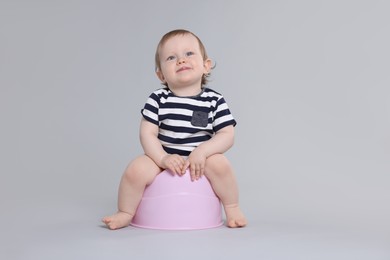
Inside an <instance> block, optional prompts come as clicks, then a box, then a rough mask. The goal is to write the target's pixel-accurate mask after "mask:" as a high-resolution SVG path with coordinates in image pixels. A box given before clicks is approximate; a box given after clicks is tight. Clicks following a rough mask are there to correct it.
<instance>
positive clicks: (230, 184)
mask: <svg viewBox="0 0 390 260" xmlns="http://www.w3.org/2000/svg"><path fill="white" fill-rule="evenodd" d="M205 175H206V177H207V178H208V180H209V181H210V183H211V186H212V187H213V189H214V191H215V193H216V194H217V196H218V197H219V199H220V200H221V202H222V205H223V207H224V210H225V213H226V218H227V225H228V227H244V226H245V225H246V224H247V221H246V219H245V216H244V214H243V213H242V212H241V210H240V207H239V205H238V187H237V183H236V179H235V177H234V173H233V169H232V167H231V165H230V163H229V161H228V160H227V159H226V157H225V156H224V155H222V154H215V155H212V156H210V157H209V158H207V160H206V166H205Z"/></svg>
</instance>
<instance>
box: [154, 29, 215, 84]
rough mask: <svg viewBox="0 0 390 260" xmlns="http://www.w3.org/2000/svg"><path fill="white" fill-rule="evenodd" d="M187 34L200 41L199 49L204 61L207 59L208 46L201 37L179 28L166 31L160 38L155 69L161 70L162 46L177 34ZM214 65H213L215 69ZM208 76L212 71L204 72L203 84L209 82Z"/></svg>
mask: <svg viewBox="0 0 390 260" xmlns="http://www.w3.org/2000/svg"><path fill="white" fill-rule="evenodd" d="M186 34H191V35H192V36H194V37H195V38H196V39H197V41H198V43H199V49H200V52H201V54H202V58H203V61H206V60H207V59H208V58H209V57H208V56H207V52H206V48H205V47H204V45H203V43H202V41H201V40H200V39H199V37H198V36H196V35H195V34H194V33H192V32H190V31H187V30H184V29H177V30H173V31H170V32H168V33H166V34H165V35H164V36H163V37H162V38H161V40H160V42H159V43H158V45H157V49H156V54H155V70H156V71H161V61H160V55H159V51H160V49H161V47H162V46H163V45H164V44H165V43H166V42H167V41H168V40H169V39H171V38H173V37H175V36H177V35H186ZM213 68H214V67H212V69H213ZM208 77H210V73H207V74H203V77H202V86H203V85H206V84H207V82H208ZM163 85H165V86H168V84H167V83H166V82H165V83H163Z"/></svg>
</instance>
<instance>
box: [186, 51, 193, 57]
mask: <svg viewBox="0 0 390 260" xmlns="http://www.w3.org/2000/svg"><path fill="white" fill-rule="evenodd" d="M192 55H194V52H192V51H187V52H186V56H187V57H188V56H192Z"/></svg>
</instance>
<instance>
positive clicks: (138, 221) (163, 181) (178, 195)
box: [131, 170, 223, 230]
mask: <svg viewBox="0 0 390 260" xmlns="http://www.w3.org/2000/svg"><path fill="white" fill-rule="evenodd" d="M222 223H223V222H222V209H221V203H220V201H219V199H218V197H217V196H216V195H215V193H214V191H213V189H212V188H211V185H210V182H209V181H208V179H207V178H206V177H205V176H203V177H202V178H200V179H199V180H197V181H191V178H190V173H189V170H187V171H186V173H185V174H184V175H183V176H178V175H173V174H172V173H170V172H169V171H168V170H165V171H163V172H161V173H160V174H159V175H157V177H156V178H155V179H154V181H153V183H152V184H150V185H149V186H147V187H146V189H145V192H144V194H143V197H142V200H141V202H140V204H139V206H138V209H137V212H136V214H135V216H134V218H133V220H132V223H131V225H133V226H136V227H142V228H150V229H168V230H191V229H206V228H214V227H218V226H221V225H222Z"/></svg>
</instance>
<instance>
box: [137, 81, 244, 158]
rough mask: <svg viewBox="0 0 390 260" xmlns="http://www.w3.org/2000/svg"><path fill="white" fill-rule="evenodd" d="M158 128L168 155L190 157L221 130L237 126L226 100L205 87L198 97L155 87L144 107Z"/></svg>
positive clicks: (144, 113)
mask: <svg viewBox="0 0 390 260" xmlns="http://www.w3.org/2000/svg"><path fill="white" fill-rule="evenodd" d="M141 113H142V115H143V117H144V118H145V119H146V120H147V121H149V122H151V123H153V124H156V125H157V126H158V127H159V133H158V139H159V140H160V141H161V144H162V146H163V148H164V150H165V151H166V152H167V153H169V154H179V155H182V156H188V155H189V154H190V153H191V152H192V150H194V149H195V148H196V147H197V146H198V145H200V144H201V143H203V142H205V141H207V140H209V139H210V138H211V137H213V136H214V134H215V133H216V132H218V130H220V129H222V128H224V127H226V126H229V125H233V126H235V125H236V121H235V120H234V118H233V116H232V114H231V113H230V110H229V107H228V105H227V103H226V102H225V99H224V98H223V96H222V95H221V94H219V93H218V92H216V91H214V90H212V89H210V88H204V89H202V92H201V93H200V94H199V95H197V96H192V97H178V96H175V95H174V94H173V93H172V91H170V90H169V89H168V88H167V87H165V88H160V89H157V90H155V91H154V92H153V93H152V94H151V95H150V96H149V98H148V100H147V101H146V104H145V106H144V108H143V109H142V110H141Z"/></svg>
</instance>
